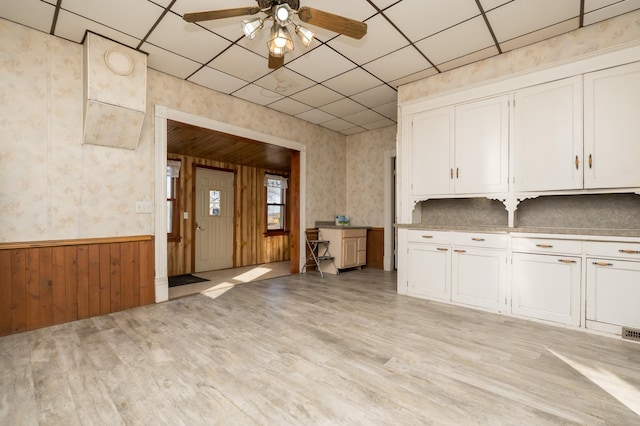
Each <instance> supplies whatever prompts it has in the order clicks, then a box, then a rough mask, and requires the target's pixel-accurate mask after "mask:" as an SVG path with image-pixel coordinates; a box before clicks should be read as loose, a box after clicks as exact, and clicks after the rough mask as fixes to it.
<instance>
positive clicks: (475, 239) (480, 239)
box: [471, 238, 484, 241]
mask: <svg viewBox="0 0 640 426" xmlns="http://www.w3.org/2000/svg"><path fill="white" fill-rule="evenodd" d="M471 240H473V241H484V238H472V239H471Z"/></svg>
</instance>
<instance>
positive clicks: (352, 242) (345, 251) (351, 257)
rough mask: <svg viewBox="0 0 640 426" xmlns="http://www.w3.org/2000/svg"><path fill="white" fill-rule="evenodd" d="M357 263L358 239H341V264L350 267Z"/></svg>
mask: <svg viewBox="0 0 640 426" xmlns="http://www.w3.org/2000/svg"><path fill="white" fill-rule="evenodd" d="M357 264H358V239H357V238H345V239H343V240H342V266H341V268H351V267H352V266H356V265H357Z"/></svg>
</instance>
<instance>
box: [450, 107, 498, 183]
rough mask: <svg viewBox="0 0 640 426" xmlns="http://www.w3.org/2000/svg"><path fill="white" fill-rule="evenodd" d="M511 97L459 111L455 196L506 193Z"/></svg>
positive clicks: (456, 128)
mask: <svg viewBox="0 0 640 426" xmlns="http://www.w3.org/2000/svg"><path fill="white" fill-rule="evenodd" d="M508 154H509V97H508V96H500V97H496V98H490V99H485V100H482V101H477V102H471V103H468V104H465V105H460V106H457V107H456V116H455V152H454V158H455V161H454V164H455V166H454V170H453V174H454V177H455V179H454V180H455V192H456V193H458V194H482V193H491V192H507V190H508V182H507V179H508V174H509V173H508V171H509V168H508V166H509V161H508Z"/></svg>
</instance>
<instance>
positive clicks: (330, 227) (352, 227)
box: [317, 225, 371, 229]
mask: <svg viewBox="0 0 640 426" xmlns="http://www.w3.org/2000/svg"><path fill="white" fill-rule="evenodd" d="M317 228H324V229H370V228H371V227H370V226H357V225H318V226H317Z"/></svg>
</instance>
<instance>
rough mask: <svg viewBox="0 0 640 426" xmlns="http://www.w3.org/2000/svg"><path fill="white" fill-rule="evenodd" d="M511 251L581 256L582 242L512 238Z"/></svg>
mask: <svg viewBox="0 0 640 426" xmlns="http://www.w3.org/2000/svg"><path fill="white" fill-rule="evenodd" d="M511 249H512V250H513V251H521V252H531V253H570V254H582V241H575V240H552V239H546V238H513V239H512V240H511Z"/></svg>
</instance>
